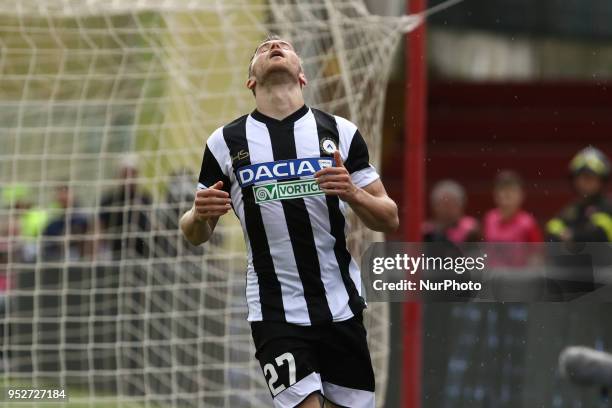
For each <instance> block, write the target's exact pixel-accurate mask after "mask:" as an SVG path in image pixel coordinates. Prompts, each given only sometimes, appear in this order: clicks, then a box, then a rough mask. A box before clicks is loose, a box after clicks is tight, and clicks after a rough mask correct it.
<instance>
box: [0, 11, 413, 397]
mask: <svg viewBox="0 0 612 408" xmlns="http://www.w3.org/2000/svg"><path fill="white" fill-rule="evenodd" d="M417 23H418V18H416V17H402V18H381V17H377V16H372V15H369V14H368V13H367V11H366V9H365V7H364V5H363V3H362V2H361V1H360V0H351V1H332V0H312V1H309V2H303V1H299V2H298V1H289V0H277V1H276V0H271V1H264V0H251V1H246V0H240V1H239V0H232V1H227V0H225V1H222V0H217V1H212V0H208V1H206V0H199V1H195V0H194V1H188V0H137V1H125V0H46V1H45V0H20V1H12V0H11V1H9V0H0V52H1V54H0V188H1V190H2V191H1V192H0V194H2V206H1V207H0V237H1V238H0V288H1V290H2V292H0V293H1V294H2V296H0V308H3V312H2V313H3V324H2V325H1V327H0V329H1V330H2V348H1V355H0V358H1V359H2V365H1V366H0V367H1V368H0V369H1V370H2V374H3V378H4V384H3V385H5V386H6V385H10V384H30V385H34V386H38V385H42V384H56V385H61V386H64V387H66V388H67V389H68V390H69V393H70V394H71V396H70V397H71V400H72V401H73V402H83V403H88V404H89V405H88V406H96V407H97V406H104V407H106V406H127V405H128V404H132V403H134V404H135V405H134V406H145V405H146V406H158V405H161V406H173V407H174V406H180V407H187V406H200V407H217V406H218V407H221V406H222V407H249V406H254V407H256V406H268V405H269V394H268V391H267V387H266V384H265V381H264V379H263V376H262V375H261V370H260V368H259V366H258V363H257V362H256V360H255V359H254V356H253V350H252V345H251V338H250V332H249V329H248V326H247V324H246V322H245V316H246V308H245V299H244V269H245V253H244V248H243V243H242V234H241V231H240V227H239V226H238V224H237V222H236V220H235V219H234V218H235V217H233V216H232V215H230V216H226V217H224V218H223V219H222V222H221V223H220V225H219V226H218V227H217V230H216V231H215V237H214V239H213V240H212V242H210V243H208V244H206V245H205V246H204V247H202V248H196V249H194V248H192V247H190V246H189V245H188V244H186V243H185V241H183V239H182V237H181V236H180V233H179V231H178V228H177V222H178V217H179V215H180V214H181V213H182V212H183V211H185V210H186V209H187V208H188V207H189V206H190V205H191V202H190V195H191V194H193V188H194V186H195V181H196V177H197V174H198V172H199V164H200V161H201V158H202V150H203V146H204V143H205V140H206V137H207V136H208V135H209V134H210V133H211V131H212V130H214V129H215V128H216V127H218V126H220V125H222V124H224V123H227V122H228V121H230V120H232V119H234V118H235V117H237V116H240V115H242V114H244V113H247V112H249V111H251V110H252V109H253V107H254V101H253V97H252V95H251V93H250V92H249V91H248V90H247V89H246V88H245V86H244V84H245V81H246V75H247V64H248V61H249V58H250V56H251V54H252V52H253V50H254V48H255V46H256V45H257V44H258V43H259V42H260V41H261V39H262V38H264V37H265V36H266V34H267V33H268V32H276V33H278V34H281V35H283V36H287V37H289V38H290V39H291V40H292V41H293V42H294V45H295V47H296V49H297V50H298V51H299V52H300V54H301V56H302V58H303V60H304V67H305V71H306V75H307V77H308V78H309V85H308V87H307V88H306V90H305V91H306V97H307V102H308V103H309V104H310V105H312V106H317V107H320V108H322V109H324V110H327V111H330V112H333V113H336V114H339V115H343V116H345V117H347V118H349V119H351V120H353V121H354V122H355V123H357V124H358V125H359V126H360V128H361V132H362V134H363V135H364V136H365V137H366V139H367V141H368V144H369V147H370V152H371V157H372V161H373V162H374V163H375V164H377V162H378V158H379V154H380V132H381V118H382V115H381V114H382V109H383V102H384V92H385V86H386V80H387V74H388V69H389V67H390V59H391V55H392V52H393V51H394V48H395V47H396V45H397V43H398V41H399V40H400V38H401V34H402V33H403V32H406V31H408V30H409V29H411V28H412V27H414V26H415V25H416V24H417ZM126 153H130V155H127V156H126ZM123 167H134V168H136V169H137V171H138V173H137V174H135V176H136V178H132V179H131V180H135V181H136V182H137V184H138V185H139V186H140V187H139V189H137V190H135V191H137V193H136V194H135V195H134V197H135V198H133V199H131V200H130V199H125V197H126V196H129V195H130V192H131V191H132V190H131V187H130V183H129V182H125V181H124V180H122V179H121V178H120V174H119V173H120V168H123ZM126 180H127V179H126ZM138 191H140V192H138ZM110 192H115V193H113V194H111V193H110ZM70 197H72V198H73V200H72V203H71V198H70ZM64 207H66V208H64ZM353 224H354V226H355V228H354V233H353V235H352V237H351V238H352V239H351V242H352V249H353V252H354V253H355V254H359V253H360V251H361V250H362V249H363V248H364V245H365V244H367V243H368V242H369V241H371V240H373V239H374V238H376V239H380V237H378V236H374V235H373V234H371V233H370V232H368V230H366V229H364V228H362V227H360V226H359V225H358V224H357V223H355V222H353ZM6 277H8V280H7V279H5V278H6ZM5 286H7V287H8V289H5V288H4V287H5ZM366 319H367V324H368V326H369V340H370V343H371V351H372V357H373V360H374V365H375V369H376V373H377V381H378V385H377V387H378V388H377V389H378V394H379V396H380V397H379V399H378V400H379V402H380V403H381V404H382V402H383V400H384V398H383V394H384V391H385V383H386V375H387V372H386V367H387V357H388V310H387V305H385V304H380V303H378V304H371V305H370V310H369V312H368V313H367V315H366Z"/></svg>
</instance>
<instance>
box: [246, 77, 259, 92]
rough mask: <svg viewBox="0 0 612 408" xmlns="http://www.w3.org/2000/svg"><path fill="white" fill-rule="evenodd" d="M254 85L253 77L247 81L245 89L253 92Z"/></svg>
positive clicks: (255, 83)
mask: <svg viewBox="0 0 612 408" xmlns="http://www.w3.org/2000/svg"><path fill="white" fill-rule="evenodd" d="M255 85H257V81H255V78H254V77H250V78H249V79H247V81H246V87H247V88H249V89H250V90H251V91H254V90H255Z"/></svg>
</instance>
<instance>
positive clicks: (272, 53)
mask: <svg viewBox="0 0 612 408" xmlns="http://www.w3.org/2000/svg"><path fill="white" fill-rule="evenodd" d="M274 57H282V58H285V54H283V52H282V51H280V50H274V51H270V59H272V58H274Z"/></svg>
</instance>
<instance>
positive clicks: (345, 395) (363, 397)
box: [323, 382, 376, 408]
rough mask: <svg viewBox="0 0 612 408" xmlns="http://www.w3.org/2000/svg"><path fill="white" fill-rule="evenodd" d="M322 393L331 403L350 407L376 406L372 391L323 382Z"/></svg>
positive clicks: (368, 407) (365, 407)
mask: <svg viewBox="0 0 612 408" xmlns="http://www.w3.org/2000/svg"><path fill="white" fill-rule="evenodd" d="M323 395H325V398H327V399H329V400H330V401H331V402H332V403H336V404H340V405H342V406H344V407H351V408H374V407H375V406H376V404H375V399H374V393H373V392H372V391H364V390H357V389H354V388H347V387H342V386H340V385H336V384H332V383H329V382H324V383H323Z"/></svg>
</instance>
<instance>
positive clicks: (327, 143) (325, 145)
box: [321, 139, 338, 154]
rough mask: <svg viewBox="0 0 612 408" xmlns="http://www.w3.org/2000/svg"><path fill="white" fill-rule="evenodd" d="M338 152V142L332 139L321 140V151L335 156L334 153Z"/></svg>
mask: <svg viewBox="0 0 612 408" xmlns="http://www.w3.org/2000/svg"><path fill="white" fill-rule="evenodd" d="M336 150H338V147H337V146H336V142H334V141H333V140H331V139H322V140H321V151H323V153H327V154H334V152H335V151H336Z"/></svg>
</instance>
